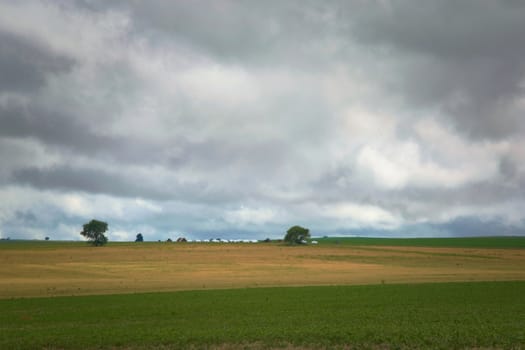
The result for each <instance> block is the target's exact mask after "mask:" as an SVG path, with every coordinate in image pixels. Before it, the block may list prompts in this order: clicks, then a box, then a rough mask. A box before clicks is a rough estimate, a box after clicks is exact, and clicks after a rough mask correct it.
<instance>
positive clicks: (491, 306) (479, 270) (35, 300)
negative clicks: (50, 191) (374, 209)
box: [0, 237, 525, 350]
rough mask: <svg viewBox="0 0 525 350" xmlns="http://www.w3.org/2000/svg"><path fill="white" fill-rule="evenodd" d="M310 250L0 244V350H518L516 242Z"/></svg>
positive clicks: (524, 301)
mask: <svg viewBox="0 0 525 350" xmlns="http://www.w3.org/2000/svg"><path fill="white" fill-rule="evenodd" d="M318 241H319V244H317V245H299V246H292V247H290V246H286V245H284V244H283V243H278V242H272V243H259V244H212V243H199V244H197V243H193V244H192V243H190V244H175V243H165V242H162V243H158V242H145V243H140V244H137V243H132V242H110V244H108V245H107V246H105V247H98V248H94V247H91V246H89V245H87V244H86V243H85V242H60V241H57V242H53V241H49V242H43V241H1V242H0V349H46V350H55V349H57V350H58V349H113V350H134V349H142V350H149V349H159V348H160V349H180V348H197V349H200V348H203V349H209V348H211V349H266V348H283V349H305V348H306V349H318V348H321V349H323V348H326V349H332V348H341V349H360V348H369V349H404V348H412V349H420V348H425V349H426V348H431V349H432V348H436V349H450V348H460V349H463V348H471V349H492V348H498V349H499V348H502V349H522V348H525V297H524V296H525V270H524V269H525V250H524V249H523V248H525V237H498V238H496V237H484V238H450V239H449V238H441V239H432V238H429V239H386V238H381V239H378V238H328V239H319V240H318ZM463 281H465V282H463ZM476 281H477V282H476ZM423 282H442V283H423ZM452 282H454V283H452ZM292 286H295V287H292ZM263 287H264V288H263ZM161 291H162V293H161ZM94 294H99V295H94Z"/></svg>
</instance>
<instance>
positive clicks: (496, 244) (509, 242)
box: [316, 236, 525, 248]
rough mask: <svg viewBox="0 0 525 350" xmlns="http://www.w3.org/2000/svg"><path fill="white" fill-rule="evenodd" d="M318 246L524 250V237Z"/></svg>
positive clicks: (352, 240)
mask: <svg viewBox="0 0 525 350" xmlns="http://www.w3.org/2000/svg"><path fill="white" fill-rule="evenodd" d="M316 240H317V241H318V242H319V244H340V245H356V246H363V245H372V246H398V247H436V248H437V247H443V248H446V247H448V248H525V237H523V236H514V237H509V236H507V237H450V238H368V237H327V238H318V239H316Z"/></svg>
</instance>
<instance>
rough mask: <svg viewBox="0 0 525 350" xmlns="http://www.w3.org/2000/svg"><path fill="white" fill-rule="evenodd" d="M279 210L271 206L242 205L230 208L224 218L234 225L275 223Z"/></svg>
mask: <svg viewBox="0 0 525 350" xmlns="http://www.w3.org/2000/svg"><path fill="white" fill-rule="evenodd" d="M277 216H278V215H277V212H276V211H275V210H273V209H269V208H248V207H244V206H241V207H240V208H238V209H234V210H229V211H227V212H226V213H225V214H224V219H225V220H226V221H227V222H228V223H230V224H233V225H239V226H245V225H248V224H255V225H263V224H266V223H274V222H275V220H276V219H277Z"/></svg>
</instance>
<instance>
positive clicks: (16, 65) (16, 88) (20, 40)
mask: <svg viewBox="0 0 525 350" xmlns="http://www.w3.org/2000/svg"><path fill="white" fill-rule="evenodd" d="M73 64H74V61H73V60H72V59H71V58H69V57H66V56H63V55H58V54H56V53H53V52H52V51H51V50H50V49H46V48H45V47H42V46H41V45H38V43H36V42H34V41H31V40H30V39H27V38H24V37H21V36H17V35H14V34H11V33H8V32H5V31H1V30H0V77H1V79H0V93H1V92H18V93H19V92H21V93H23V92H30V91H32V90H35V89H38V88H41V87H42V86H44V85H45V83H46V78H47V77H48V76H49V75H52V74H58V73H64V72H67V71H69V70H70V69H71V68H72V66H73Z"/></svg>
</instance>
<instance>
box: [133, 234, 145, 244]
mask: <svg viewBox="0 0 525 350" xmlns="http://www.w3.org/2000/svg"><path fill="white" fill-rule="evenodd" d="M135 242H144V237H142V233H139V234H137V238H135Z"/></svg>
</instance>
